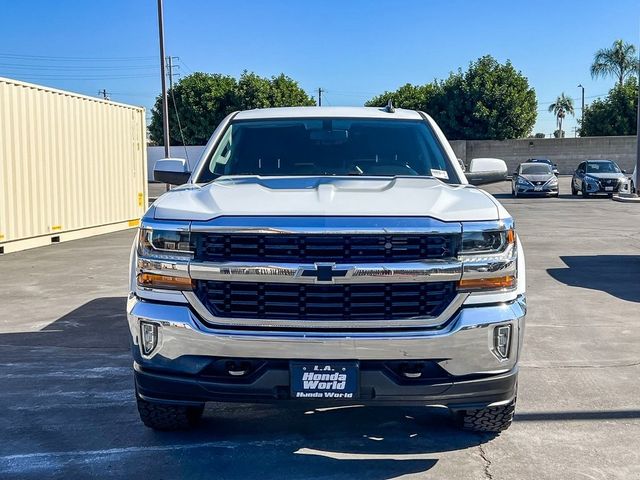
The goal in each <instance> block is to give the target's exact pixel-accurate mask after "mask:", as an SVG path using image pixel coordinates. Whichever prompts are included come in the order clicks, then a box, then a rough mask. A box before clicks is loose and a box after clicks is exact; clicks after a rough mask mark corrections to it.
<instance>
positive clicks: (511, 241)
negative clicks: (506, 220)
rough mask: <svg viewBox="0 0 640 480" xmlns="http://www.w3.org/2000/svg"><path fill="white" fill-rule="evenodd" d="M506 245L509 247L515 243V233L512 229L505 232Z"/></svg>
mask: <svg viewBox="0 0 640 480" xmlns="http://www.w3.org/2000/svg"><path fill="white" fill-rule="evenodd" d="M507 243H508V244H509V245H512V244H514V243H516V231H515V230H514V229H513V228H512V229H510V230H507Z"/></svg>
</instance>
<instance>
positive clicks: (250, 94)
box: [149, 71, 315, 145]
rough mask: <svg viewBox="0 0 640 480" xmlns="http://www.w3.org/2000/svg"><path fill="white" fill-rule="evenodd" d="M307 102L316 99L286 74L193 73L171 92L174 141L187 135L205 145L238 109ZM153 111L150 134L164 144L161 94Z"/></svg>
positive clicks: (189, 141) (188, 139) (192, 141)
mask: <svg viewBox="0 0 640 480" xmlns="http://www.w3.org/2000/svg"><path fill="white" fill-rule="evenodd" d="M303 105H315V102H314V100H313V99H312V98H311V97H309V96H308V95H307V94H306V93H305V91H304V90H302V89H301V88H300V86H299V85H298V84H297V82H295V81H294V80H292V79H291V78H289V77H287V76H286V75H283V74H281V75H278V76H276V77H272V78H264V77H260V76H259V75H256V74H255V73H250V72H247V71H245V72H243V73H242V75H241V76H240V78H239V79H238V80H236V79H235V78H233V77H230V76H227V75H220V74H208V73H201V72H198V73H193V74H191V75H188V76H186V77H184V78H183V79H182V80H180V81H179V82H178V83H177V84H175V85H174V86H173V88H172V89H171V90H170V91H169V131H170V138H171V144H172V145H182V144H183V136H184V144H185V145H203V144H205V143H206V142H207V140H208V139H209V136H210V135H211V133H212V132H213V131H214V130H215V128H216V126H217V125H218V124H219V123H220V121H221V120H222V119H223V118H224V117H226V116H227V115H228V114H229V113H231V112H234V111H236V110H247V109H251V108H266V107H289V106H303ZM176 112H177V113H176ZM151 114H152V117H151V123H150V125H149V136H150V137H151V140H153V141H154V142H156V143H157V144H158V145H163V144H164V138H163V133H162V98H161V97H160V96H159V97H158V98H157V99H156V103H155V106H154V107H153V109H152V111H151ZM178 120H179V121H178ZM180 127H182V133H181V132H180Z"/></svg>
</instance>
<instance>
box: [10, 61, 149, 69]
mask: <svg viewBox="0 0 640 480" xmlns="http://www.w3.org/2000/svg"><path fill="white" fill-rule="evenodd" d="M0 67H7V68H11V69H29V70H63V71H69V70H145V69H147V70H148V69H153V70H157V69H158V66H157V65H108V66H107V65H97V66H96V65H34V64H27V63H3V62H0Z"/></svg>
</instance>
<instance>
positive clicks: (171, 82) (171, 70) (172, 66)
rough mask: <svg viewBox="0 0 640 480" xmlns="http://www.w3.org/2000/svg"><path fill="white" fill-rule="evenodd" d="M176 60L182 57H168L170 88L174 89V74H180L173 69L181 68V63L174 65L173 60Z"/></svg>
mask: <svg viewBox="0 0 640 480" xmlns="http://www.w3.org/2000/svg"><path fill="white" fill-rule="evenodd" d="M174 60H180V57H172V56H170V55H169V56H168V57H167V70H169V73H168V76H169V90H170V91H173V90H172V89H173V76H174V75H178V74H177V73H173V69H174V68H176V69H179V68H180V65H174V64H173V62H174Z"/></svg>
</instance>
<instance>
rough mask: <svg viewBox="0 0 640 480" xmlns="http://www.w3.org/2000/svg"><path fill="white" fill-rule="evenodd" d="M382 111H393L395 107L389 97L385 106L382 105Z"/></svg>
mask: <svg viewBox="0 0 640 480" xmlns="http://www.w3.org/2000/svg"><path fill="white" fill-rule="evenodd" d="M384 111H385V112H387V113H395V111H396V107H394V106H393V102H392V101H391V99H389V101H388V102H387V106H386V107H384Z"/></svg>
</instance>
